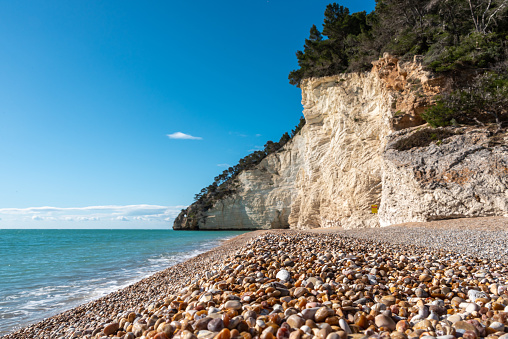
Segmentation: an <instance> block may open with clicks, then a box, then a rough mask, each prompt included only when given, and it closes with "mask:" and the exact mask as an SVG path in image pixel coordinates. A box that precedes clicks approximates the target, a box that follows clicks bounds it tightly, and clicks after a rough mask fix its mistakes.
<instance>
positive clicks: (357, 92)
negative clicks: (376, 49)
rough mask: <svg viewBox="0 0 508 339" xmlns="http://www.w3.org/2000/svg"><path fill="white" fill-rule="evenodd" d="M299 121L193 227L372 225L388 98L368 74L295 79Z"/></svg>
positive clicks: (376, 201) (386, 126) (381, 84)
mask: <svg viewBox="0 0 508 339" xmlns="http://www.w3.org/2000/svg"><path fill="white" fill-rule="evenodd" d="M302 96H303V99H302V104H303V106H304V111H303V114H304V116H305V119H306V125H305V126H304V127H303V129H302V130H301V132H300V133H299V134H298V135H297V136H295V137H294V138H293V140H292V141H291V142H290V143H288V144H287V145H286V146H285V147H284V148H283V149H282V150H280V151H278V152H276V153H275V154H272V155H270V156H268V157H267V158H266V159H264V160H263V161H262V162H261V164H260V165H259V166H258V167H257V168H256V169H254V170H249V171H245V172H243V173H241V174H240V175H239V178H238V187H239V189H238V190H237V193H235V194H233V195H232V196H230V197H228V198H226V199H224V200H222V201H219V202H218V203H216V204H215V206H213V208H211V209H209V210H208V211H207V212H206V218H205V219H204V222H202V223H200V225H199V228H200V229H229V228H239V229H251V228H288V227H291V228H314V227H331V226H342V227H345V228H351V227H374V226H377V225H378V221H377V217H376V215H374V214H372V213H371V205H372V204H379V202H380V200H381V176H382V170H381V166H382V160H381V151H382V149H383V147H384V144H385V141H384V140H385V137H386V135H387V134H388V133H389V132H390V128H389V119H388V117H387V115H388V114H390V105H391V100H392V99H391V97H390V96H389V95H387V91H386V89H385V86H384V85H383V83H382V82H381V80H379V78H378V77H376V75H374V74H372V73H368V74H367V73H366V74H346V75H342V76H334V77H326V78H319V79H311V80H306V81H304V83H303V84H302Z"/></svg>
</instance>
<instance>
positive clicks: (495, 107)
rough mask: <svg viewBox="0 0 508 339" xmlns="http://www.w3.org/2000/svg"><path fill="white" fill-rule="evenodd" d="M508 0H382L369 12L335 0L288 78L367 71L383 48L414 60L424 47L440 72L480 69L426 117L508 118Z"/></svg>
mask: <svg viewBox="0 0 508 339" xmlns="http://www.w3.org/2000/svg"><path fill="white" fill-rule="evenodd" d="M507 40H508V0H442V1H438V0H376V8H375V10H374V11H373V12H371V13H369V14H367V13H366V12H365V11H364V12H357V13H352V14H351V13H350V11H349V9H348V8H346V7H344V6H340V5H338V4H336V3H333V4H330V5H328V6H327V7H326V10H325V13H324V22H323V29H322V31H321V32H320V31H319V29H318V28H317V27H316V26H315V25H313V26H312V27H311V29H310V36H309V38H308V39H306V40H305V45H304V49H303V51H298V52H297V53H296V57H297V59H298V64H299V66H300V68H299V69H297V70H294V71H292V72H291V73H290V74H289V82H290V83H291V84H293V85H297V86H299V85H300V83H301V81H302V80H303V79H305V78H309V77H321V76H330V75H336V74H339V73H342V72H356V71H366V70H369V69H370V68H371V67H372V64H371V62H372V60H376V59H378V58H379V57H380V56H381V55H382V54H383V53H385V52H388V53H390V54H393V55H396V56H398V58H399V59H400V60H402V61H409V60H411V59H412V58H413V57H414V56H415V55H421V56H422V60H423V65H424V66H426V67H428V68H429V69H431V70H433V71H434V72H438V73H443V72H445V73H446V72H458V71H462V70H465V69H468V70H471V69H476V70H478V72H477V76H475V77H474V78H473V79H472V80H471V81H470V82H469V83H467V84H466V85H465V86H463V87H462V88H456V89H455V90H454V91H450V92H448V93H445V94H443V95H442V96H441V97H439V98H438V100H437V104H436V106H434V107H433V108H431V109H429V110H427V112H426V113H425V114H423V115H422V118H423V119H425V120H426V121H427V122H429V123H430V124H431V125H432V126H434V127H436V126H447V125H453V124H457V123H458V124H480V125H481V124H485V123H497V124H498V126H499V128H501V124H502V123H503V121H506V120H508V113H507V109H506V107H507V100H508V99H507V97H508V95H507V94H508V76H507V75H506V74H507V64H508V62H507V56H508V43H507Z"/></svg>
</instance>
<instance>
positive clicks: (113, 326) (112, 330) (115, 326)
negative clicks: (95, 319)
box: [103, 322, 120, 335]
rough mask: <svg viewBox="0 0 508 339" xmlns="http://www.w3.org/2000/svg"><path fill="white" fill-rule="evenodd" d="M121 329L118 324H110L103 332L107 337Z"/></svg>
mask: <svg viewBox="0 0 508 339" xmlns="http://www.w3.org/2000/svg"><path fill="white" fill-rule="evenodd" d="M119 328H120V324H119V323H117V322H114V323H109V324H106V326H104V330H103V332H104V334H105V335H110V334H114V333H116V331H118V329H119Z"/></svg>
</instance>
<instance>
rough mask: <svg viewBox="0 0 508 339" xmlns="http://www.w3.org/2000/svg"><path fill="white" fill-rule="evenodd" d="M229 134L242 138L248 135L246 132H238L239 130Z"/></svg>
mask: <svg viewBox="0 0 508 339" xmlns="http://www.w3.org/2000/svg"><path fill="white" fill-rule="evenodd" d="M229 135H234V136H237V137H242V138H246V137H248V135H247V134H243V133H240V132H229Z"/></svg>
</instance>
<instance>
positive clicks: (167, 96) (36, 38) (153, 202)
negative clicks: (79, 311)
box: [0, 0, 375, 228]
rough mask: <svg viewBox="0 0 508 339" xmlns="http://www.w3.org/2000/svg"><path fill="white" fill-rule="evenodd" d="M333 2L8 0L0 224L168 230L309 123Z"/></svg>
mask: <svg viewBox="0 0 508 339" xmlns="http://www.w3.org/2000/svg"><path fill="white" fill-rule="evenodd" d="M328 3H329V1H320V0H305V1H304V0H284V1H282V0H268V1H267V0H244V1H232V0H231V1H230V0H227V1H226V0H225V1H205V0H196V1H128V0H124V1H120V0H116V1H115V0H111V1H89V0H76V1H66V0H61V1H52V0H29V1H24V0H19V1H6V0H5V1H1V0H0V228H170V227H171V225H172V220H173V219H174V217H175V216H176V215H177V214H178V212H179V211H180V210H181V209H182V208H184V207H185V206H187V205H189V204H191V203H192V202H193V197H194V195H195V194H196V193H198V192H199V191H200V190H201V188H203V187H206V186H208V185H209V184H210V183H211V182H212V181H213V178H214V177H215V176H216V175H218V174H220V173H221V172H222V171H223V170H224V169H225V168H227V167H229V166H231V165H235V164H236V163H237V162H238V160H239V159H240V158H242V157H244V156H246V155H247V154H249V153H251V152H252V151H254V150H257V149H260V148H262V147H263V145H264V144H265V143H266V141H268V140H274V141H277V140H278V139H279V138H280V136H281V135H282V134H283V133H284V132H286V131H290V130H291V129H292V128H293V127H294V126H295V125H296V124H297V123H298V121H299V118H300V116H301V112H302V106H301V93H300V90H299V89H298V88H296V87H295V86H292V85H290V84H289V83H288V80H287V77H288V73H289V72H290V71H292V70H293V69H296V68H297V66H298V65H297V61H296V57H295V52H296V51H297V50H299V49H300V50H301V49H302V48H303V44H304V40H305V38H307V37H308V35H309V29H310V27H311V26H312V25H313V24H316V25H317V26H318V28H321V24H322V22H323V12H324V10H325V8H326V5H327V4H328ZM340 5H344V6H346V7H348V8H349V9H350V10H351V12H356V11H362V10H365V11H367V12H370V11H372V10H373V9H374V5H375V3H374V0H364V1H352V0H351V1H343V2H340Z"/></svg>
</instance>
